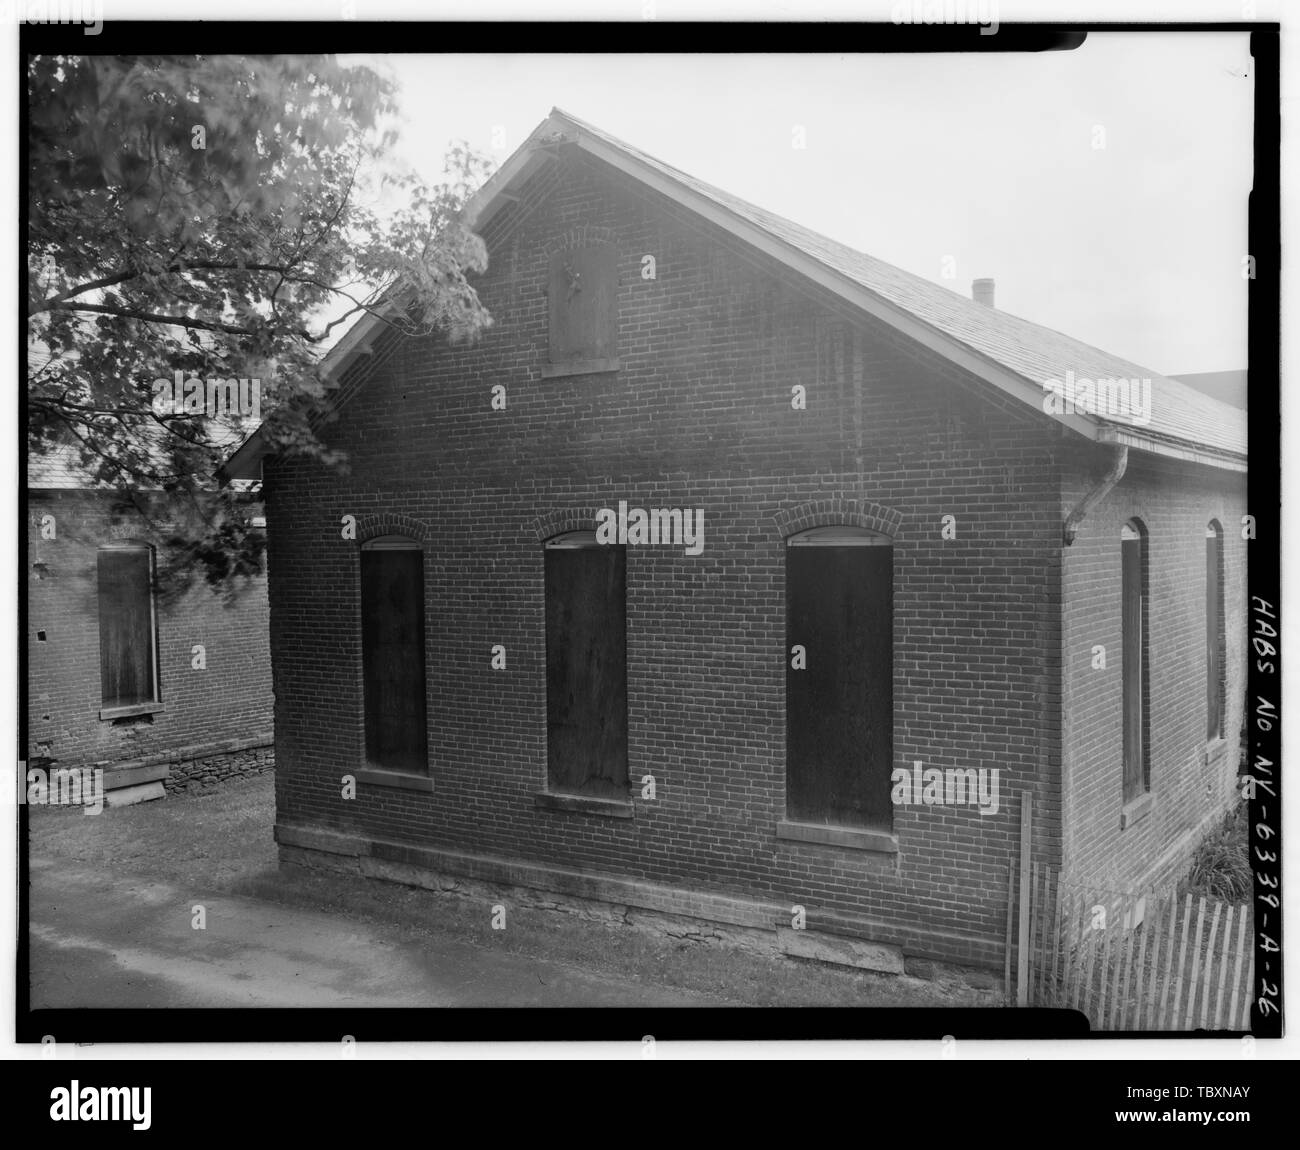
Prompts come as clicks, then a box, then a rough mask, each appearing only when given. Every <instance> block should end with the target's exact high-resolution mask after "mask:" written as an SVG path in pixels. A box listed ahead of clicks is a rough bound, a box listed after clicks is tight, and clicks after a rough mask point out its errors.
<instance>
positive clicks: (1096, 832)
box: [1063, 452, 1250, 886]
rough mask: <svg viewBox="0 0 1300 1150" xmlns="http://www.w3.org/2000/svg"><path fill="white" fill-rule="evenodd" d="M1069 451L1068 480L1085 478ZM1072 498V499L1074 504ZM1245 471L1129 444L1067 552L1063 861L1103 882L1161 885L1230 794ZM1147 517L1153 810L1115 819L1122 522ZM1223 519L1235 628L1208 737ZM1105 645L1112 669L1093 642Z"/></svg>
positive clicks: (1074, 483)
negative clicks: (1130, 820) (1212, 588)
mask: <svg viewBox="0 0 1300 1150" xmlns="http://www.w3.org/2000/svg"><path fill="white" fill-rule="evenodd" d="M1086 464H1087V457H1086V456H1085V455H1083V454H1082V453H1080V454H1078V455H1077V456H1075V458H1074V459H1072V461H1071V464H1070V465H1069V468H1068V471H1067V475H1068V479H1067V481H1066V483H1065V486H1064V491H1065V492H1066V494H1067V497H1069V498H1070V499H1077V498H1079V497H1080V496H1081V495H1082V494H1083V492H1084V491H1085V490H1086V489H1087V487H1088V486H1089V484H1088V482H1087V472H1086V471H1085V470H1084V468H1085V466H1086ZM1067 506H1072V503H1069V504H1067ZM1246 511H1247V508H1246V504H1245V478H1244V477H1236V476H1235V477H1231V478H1230V477H1228V475H1227V473H1224V472H1211V471H1210V470H1209V469H1206V468H1195V467H1191V466H1188V465H1181V464H1173V463H1164V462H1161V463H1160V464H1156V463H1154V462H1153V461H1151V460H1150V459H1149V458H1147V459H1144V458H1142V457H1140V456H1138V455H1136V454H1135V453H1132V452H1130V455H1129V463H1128V469H1127V471H1126V473H1125V475H1124V478H1123V479H1122V480H1121V481H1120V483H1119V484H1118V485H1117V486H1116V488H1115V489H1114V490H1113V491H1112V492H1111V493H1110V494H1109V495H1108V496H1107V497H1106V499H1105V500H1103V501H1102V502H1101V503H1100V504H1099V505H1098V506H1097V507H1096V508H1094V510H1093V511H1092V513H1091V514H1090V515H1089V516H1088V517H1087V519H1085V520H1084V522H1083V524H1082V526H1081V527H1080V530H1079V535H1078V538H1077V539H1076V541H1075V543H1074V545H1073V546H1072V547H1069V548H1067V549H1066V551H1065V566H1064V572H1065V602H1066V610H1065V627H1064V643H1065V647H1064V664H1065V684H1066V686H1065V691H1066V701H1067V707H1066V719H1065V734H1064V740H1063V744H1064V762H1065V772H1064V779H1065V786H1064V794H1065V814H1066V833H1065V839H1064V855H1065V866H1066V869H1067V870H1068V871H1069V872H1070V873H1071V874H1072V875H1073V876H1075V877H1077V878H1079V879H1087V880H1089V881H1095V882H1098V883H1105V882H1108V881H1109V882H1113V883H1114V884H1115V885H1116V886H1121V885H1122V884H1123V883H1124V882H1125V881H1133V882H1150V883H1157V884H1159V883H1167V882H1170V881H1173V880H1176V879H1177V878H1178V877H1179V874H1180V871H1181V868H1183V867H1184V866H1185V864H1186V863H1187V861H1188V856H1189V852H1190V851H1191V850H1192V849H1193V848H1194V847H1195V846H1196V841H1197V838H1198V832H1200V831H1203V830H1204V829H1205V828H1204V824H1205V823H1206V822H1207V820H1208V821H1212V820H1213V819H1214V818H1215V817H1217V816H1218V815H1219V814H1221V813H1222V812H1223V811H1224V810H1225V809H1226V807H1227V806H1228V805H1229V803H1230V801H1231V798H1232V794H1233V787H1234V780H1235V779H1236V774H1237V760H1238V749H1239V734H1240V730H1241V719H1242V708H1243V706H1244V691H1245V682H1246V678H1245V676H1246V651H1247V634H1246V604H1245V596H1246V554H1247V548H1248V547H1249V546H1250V545H1249V543H1247V542H1246V541H1245V540H1243V539H1242V534H1241V517H1242V515H1244V514H1246ZM1131 518H1138V519H1140V520H1141V521H1142V522H1143V524H1144V525H1145V526H1146V529H1147V533H1148V534H1147V548H1148V569H1149V610H1150V618H1149V623H1148V641H1149V661H1150V702H1149V717H1150V736H1149V738H1150V764H1151V792H1152V794H1153V796H1154V805H1153V806H1152V809H1151V812H1150V814H1148V815H1147V816H1146V817H1145V818H1142V819H1140V820H1139V821H1137V822H1136V823H1135V824H1133V825H1131V826H1128V827H1127V828H1125V829H1121V828H1120V810H1121V807H1122V806H1123V746H1122V738H1123V728H1122V721H1121V716H1122V706H1121V699H1120V684H1121V668H1122V666H1123V660H1122V658H1121V652H1122V649H1121V644H1120V594H1119V585H1120V542H1119V540H1120V528H1121V527H1122V526H1123V524H1124V523H1125V522H1127V521H1128V520H1129V519H1131ZM1211 519H1217V520H1218V521H1219V523H1220V525H1221V526H1222V528H1223V540H1224V544H1223V567H1224V621H1225V632H1226V640H1227V661H1226V680H1227V684H1228V688H1227V696H1226V701H1225V712H1224V735H1225V737H1224V739H1223V741H1222V742H1221V743H1216V744H1213V745H1211V744H1209V743H1207V740H1206V703H1205V673H1206V671H1205V668H1206V658H1205V610H1206V600H1205V529H1206V526H1207V525H1208V524H1209V522H1210V520H1211ZM1095 644H1101V645H1103V646H1104V647H1105V648H1106V655H1107V659H1106V669H1105V670H1094V669H1093V667H1092V648H1093V646H1094V645H1095Z"/></svg>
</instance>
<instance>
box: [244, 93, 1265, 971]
mask: <svg viewBox="0 0 1300 1150" xmlns="http://www.w3.org/2000/svg"><path fill="white" fill-rule="evenodd" d="M469 218H470V220H471V222H472V224H473V226H474V227H475V229H476V230H477V231H478V232H479V233H480V234H481V235H482V236H483V238H484V240H485V241H486V243H487V245H488V249H489V253H490V264H489V269H488V271H487V272H486V273H485V274H484V275H483V276H482V277H481V278H480V280H479V281H478V283H477V285H476V286H477V288H478V291H479V294H480V296H481V298H482V299H483V301H484V303H485V304H486V305H487V307H488V308H489V310H490V311H491V313H492V315H493V317H494V320H495V322H494V325H493V326H492V327H491V328H490V329H489V330H488V331H487V333H486V335H485V337H484V338H483V339H482V340H480V341H479V342H478V343H476V344H474V345H472V346H466V345H458V344H453V343H449V342H448V341H446V340H443V339H438V338H428V339H414V338H410V337H404V336H399V335H397V334H396V333H394V332H393V331H391V330H389V329H387V328H386V327H385V325H384V324H383V323H382V321H378V320H373V321H370V320H368V321H363V322H362V323H360V324H358V325H357V326H356V327H355V328H354V329H353V330H352V331H351V332H349V334H348V335H347V336H346V337H345V338H344V339H343V340H342V341H341V342H340V344H339V345H338V346H337V347H336V348H335V349H334V350H333V351H332V352H331V353H330V357H329V360H328V362H327V369H328V370H329V372H330V373H331V374H332V376H333V378H334V379H335V381H336V382H337V391H336V399H337V408H338V411H339V413H340V418H339V419H338V420H337V421H335V422H333V423H331V424H330V425H329V426H328V428H327V429H326V431H325V435H326V438H327V439H328V441H329V442H330V443H331V444H332V445H334V446H337V447H340V448H342V449H343V450H345V451H346V452H347V453H348V455H349V457H350V459H351V471H350V474H348V475H347V476H340V475H336V474H333V473H330V472H328V471H326V470H324V469H321V468H320V467H318V466H316V465H314V464H312V463H308V462H301V461H291V460H289V459H286V458H276V457H274V456H273V455H268V454H267V453H266V452H265V450H264V449H263V447H262V445H261V443H260V441H259V440H258V439H257V438H256V437H254V438H253V439H251V440H250V441H249V442H248V443H246V444H245V445H244V447H243V448H241V449H240V451H239V452H238V453H237V454H236V455H235V457H234V458H233V459H232V461H231V463H230V465H229V468H228V471H229V473H230V474H231V475H234V476H243V477H246V478H254V477H257V476H258V475H259V474H260V475H262V477H263V478H264V481H265V489H266V491H267V493H268V517H269V522H270V534H269V556H270V558H269V564H270V597H271V651H272V659H273V667H274V678H275V699H276V723H275V728H276V748H277V757H278V764H279V770H278V774H277V804H278V811H277V827H276V832H277V839H278V841H279V843H280V846H281V856H282V858H283V859H286V860H289V861H293V862H301V863H308V864H311V865H319V866H333V867H339V868H343V869H347V870H353V871H356V870H360V871H361V872H362V873H365V874H369V875H375V876H379V877H385V878H391V879H396V880H398V881H402V882H408V883H417V884H436V883H439V882H448V881H454V882H457V883H462V884H477V886H476V887H474V889H478V887H482V888H483V889H493V890H497V891H500V890H502V889H506V888H509V889H512V890H514V891H515V892H516V893H517V896H518V897H525V896H524V894H523V893H522V892H524V891H527V890H532V891H537V890H540V891H544V892H547V893H546V896H545V897H546V898H547V899H549V900H552V901H563V900H566V899H571V900H593V901H594V902H603V903H612V904H615V905H616V906H617V907H619V908H620V910H619V911H618V912H617V914H619V915H620V916H623V917H627V916H628V915H638V916H645V915H646V914H648V913H649V914H659V915H672V916H682V917H687V918H695V919H703V920H707V921H709V922H710V923H712V924H726V925H727V927H728V928H730V929H732V930H733V931H736V932H738V933H739V934H740V935H747V936H748V937H756V936H758V935H762V934H763V933H764V932H766V933H767V934H768V935H771V936H772V937H774V938H777V937H785V936H788V935H789V933H790V932H789V931H788V929H786V928H788V927H789V926H790V925H791V922H792V907H795V906H800V907H803V908H804V911H805V914H806V927H807V930H808V932H809V935H811V936H818V935H820V936H824V937H826V938H828V939H829V938H830V936H838V937H839V938H841V939H852V940H857V943H858V944H861V945H864V946H866V947H867V949H868V950H870V951H871V953H872V954H873V955H874V959H872V961H874V962H876V963H877V964H878V965H881V966H883V967H885V968H888V969H899V968H901V962H902V959H903V957H904V956H907V955H911V956H919V957H930V958H938V959H942V960H949V961H955V962H961V963H968V964H973V965H977V966H992V967H998V966H1000V965H1001V960H1002V947H1003V937H1004V930H1005V918H1006V909H1007V908H1006V888H1007V872H1008V866H1009V865H1010V864H1011V863H1012V862H1013V861H1014V860H1015V859H1016V858H1017V857H1018V834H1019V817H1020V816H1019V807H1020V793H1021V792H1027V793H1028V794H1029V795H1030V796H1031V797H1032V802H1033V804H1034V816H1035V817H1034V823H1033V827H1034V837H1033V844H1032V850H1033V856H1034V858H1035V859H1037V860H1039V861H1041V862H1043V863H1045V864H1049V865H1051V866H1054V867H1063V868H1064V870H1065V871H1066V872H1067V874H1069V875H1071V876H1074V877H1080V878H1082V877H1087V878H1090V879H1093V880H1096V881H1113V882H1115V883H1116V884H1125V883H1135V882H1162V881H1167V880H1169V879H1170V878H1171V877H1173V876H1175V875H1176V874H1177V872H1178V870H1179V868H1180V867H1181V866H1182V865H1183V864H1184V863H1185V861H1186V859H1187V856H1188V853H1189V851H1190V850H1191V848H1192V847H1193V846H1194V845H1195V840H1196V838H1197V836H1198V834H1199V833H1200V831H1201V830H1202V829H1203V828H1206V827H1207V826H1208V825H1209V824H1210V823H1211V822H1212V821H1213V820H1214V819H1216V818H1217V817H1219V816H1220V815H1221V814H1222V813H1223V811H1224V809H1225V808H1226V806H1227V805H1228V804H1229V802H1230V801H1231V795H1232V784H1233V779H1234V775H1235V766H1236V756H1237V741H1238V734H1237V733H1238V730H1239V728H1240V724H1241V714H1242V705H1243V699H1242V689H1243V686H1244V672H1245V642H1246V639H1245V610H1244V602H1243V599H1244V574H1245V558H1246V556H1245V547H1246V544H1245V541H1244V540H1243V530H1242V517H1243V514H1244V512H1245V507H1244V500H1245V416H1244V413H1243V412H1239V411H1235V410H1234V409H1232V408H1229V407H1227V406H1226V405H1224V404H1221V403H1218V402H1216V401H1214V400H1213V399H1211V398H1209V397H1207V396H1205V395H1203V394H1201V393H1199V392H1197V391H1195V390H1194V389H1191V388H1189V387H1186V386H1184V385H1183V384H1180V383H1178V382H1177V381H1173V380H1170V379H1166V378H1164V377H1161V376H1159V375H1157V374H1155V373H1153V372H1151V371H1149V370H1146V369H1142V368H1140V367H1138V366H1136V365H1134V364H1131V363H1128V362H1126V361H1124V360H1122V359H1119V358H1118V357H1116V356H1113V355H1109V354H1107V353H1105V352H1102V351H1099V350H1097V349H1095V348H1092V347H1089V346H1087V345H1085V344H1082V343H1079V342H1078V341H1076V340H1073V339H1070V338H1068V337H1067V336H1064V335H1061V334H1059V333H1057V332H1053V331H1049V330H1047V329H1044V328H1041V327H1038V326H1037V325H1035V324H1031V323H1028V322H1027V321H1024V320H1021V319H1018V318H1016V317H1014V316H1010V315H1007V314H1006V313H1004V312H1001V311H999V310H997V309H996V307H995V306H994V303H993V300H992V298H991V294H992V285H991V283H989V282H980V281H977V285H976V287H977V293H978V295H979V296H980V297H981V298H979V299H978V300H970V299H966V298H965V297H962V296H959V295H957V294H954V293H953V292H950V291H948V290H947V289H944V288H942V287H939V286H938V285H936V284H933V283H930V282H928V281H926V280H923V279H921V278H919V277H916V276H913V275H911V274H909V273H906V272H903V271H901V270H899V269H897V268H893V267H891V266H889V265H887V264H884V263H882V262H880V261H878V260H875V259H872V258H871V257H869V256H866V255H863V254H861V253H858V252H855V251H851V250H850V249H847V248H845V247H843V246H842V245H839V244H837V243H835V242H833V241H831V240H829V239H826V238H825V237H821V236H818V235H816V234H814V233H811V232H809V231H807V230H806V229H804V228H801V227H799V226H797V225H795V224H792V223H790V222H789V221H786V220H783V219H780V218H778V217H774V216H772V215H770V214H769V213H766V212H764V211H762V210H760V209H758V208H755V207H753V206H752V205H749V204H747V203H744V202H743V201H740V200H737V199H735V198H734V197H732V196H730V195H728V194H727V193H725V192H722V191H719V190H718V189H716V188H712V187H709V186H707V185H704V184H701V183H700V182H698V181H696V180H694V179H692V178H691V177H689V176H686V175H684V174H683V173H681V172H679V171H677V170H675V169H673V168H670V167H668V166H666V165H664V164H662V163H660V162H658V161H656V160H654V159H652V158H650V157H648V156H646V155H644V154H642V153H640V152H638V151H636V150H635V149H634V148H631V147H629V146H627V145H625V144H623V143H621V142H619V141H617V140H614V139H612V138H611V137H609V136H607V135H606V134H604V133H602V132H600V131H599V130H597V129H595V128H592V127H590V126H589V125H586V124H583V123H581V122H579V121H577V120H575V119H573V118H572V117H569V116H567V115H565V114H563V113H561V112H559V111H556V112H553V113H552V115H551V116H550V117H549V118H548V119H547V120H546V121H544V122H543V124H542V125H540V126H539V128H538V129H537V131H535V132H534V133H533V135H532V136H531V137H530V139H529V140H528V141H527V142H526V143H525V144H524V145H523V146H522V147H521V148H520V149H519V151H517V152H516V153H515V154H514V155H513V156H512V157H511V158H510V159H509V160H508V161H507V162H506V164H505V165H504V166H503V167H502V169H501V170H500V171H499V172H498V173H497V174H496V175H495V176H494V177H493V179H492V180H491V181H490V182H489V183H488V185H487V186H486V187H485V188H484V189H483V190H482V191H481V192H480V193H479V195H478V196H477V197H476V198H475V200H474V201H473V202H472V203H471V205H470V207H469ZM1143 379H1145V380H1149V384H1148V385H1147V388H1148V390H1146V391H1144V390H1143V389H1142V388H1141V387H1140V386H1139V381H1140V380H1143ZM1049 380H1051V381H1055V383H1054V384H1053V385H1052V386H1045V383H1046V381H1049ZM1089 380H1091V381H1103V382H1105V383H1106V384H1108V385H1109V386H1110V391H1109V392H1108V393H1105V392H1097V393H1094V394H1102V395H1108V396H1109V400H1108V402H1109V406H1107V404H1106V403H1105V402H1103V403H1101V404H1100V405H1098V404H1097V403H1096V402H1092V401H1091V399H1090V393H1089V392H1087V391H1086V390H1085V389H1084V388H1083V384H1084V382H1086V381H1089ZM1126 380H1132V391H1131V393H1130V392H1127V391H1125V392H1123V393H1121V392H1120V391H1119V390H1118V384H1119V383H1120V382H1123V381H1126ZM1144 397H1145V406H1144V405H1143V399H1144ZM1127 399H1131V400H1132V402H1131V403H1129V405H1128V406H1127V407H1126V406H1125V401H1126V400H1127ZM1058 400H1060V401H1061V402H1057V401H1058ZM1090 404H1091V405H1090ZM1098 408H1099V410H1098ZM643 513H644V514H643ZM1103 648H1104V650H1103ZM936 770H937V771H939V772H942V774H941V775H940V776H938V779H939V781H938V782H936V781H935V780H936V776H934V775H932V774H927V772H932V771H936ZM968 771H969V772H970V773H969V774H967V773H966V772H968ZM994 772H995V773H994ZM349 780H355V785H354V786H353V785H352V784H351V783H350V781H349ZM913 782H915V783H916V784H917V785H916V786H915V787H913V785H912V784H913ZM981 784H983V789H981ZM968 787H969V790H968V789H967V788H968ZM936 799H937V800H938V801H936ZM586 905H588V906H590V905H591V904H590V903H588V904H586ZM625 911H626V913H625ZM801 937H808V936H801ZM861 953H862V952H861V951H860V953H859V957H861Z"/></svg>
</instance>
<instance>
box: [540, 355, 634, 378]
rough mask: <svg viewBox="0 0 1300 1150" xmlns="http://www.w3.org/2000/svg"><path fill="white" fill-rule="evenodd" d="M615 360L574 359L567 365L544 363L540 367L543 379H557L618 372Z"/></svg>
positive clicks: (617, 364)
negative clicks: (567, 376)
mask: <svg viewBox="0 0 1300 1150" xmlns="http://www.w3.org/2000/svg"><path fill="white" fill-rule="evenodd" d="M619 366H620V365H619V362H618V360H617V359H575V360H571V361H570V362H568V363H544V364H542V366H541V376H542V378H543V379H559V378H561V377H562V376H566V375H594V374H596V373H597V372H605V371H618V370H619Z"/></svg>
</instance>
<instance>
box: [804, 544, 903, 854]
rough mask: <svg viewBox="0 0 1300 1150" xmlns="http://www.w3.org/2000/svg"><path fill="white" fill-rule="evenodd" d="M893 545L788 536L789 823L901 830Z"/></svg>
mask: <svg viewBox="0 0 1300 1150" xmlns="http://www.w3.org/2000/svg"><path fill="white" fill-rule="evenodd" d="M893 556H894V552H893V541H892V540H891V539H890V538H889V537H888V536H887V535H881V534H879V533H877V532H874V531H868V530H866V529H865V528H861V527H814V528H812V529H811V530H808V531H801V532H800V533H799V534H797V535H791V536H790V537H789V538H788V539H787V540H786V562H785V570H786V817H787V818H788V819H791V820H795V821H800V822H814V823H827V824H832V825H838V826H856V827H870V828H876V829H883V830H888V829H890V828H891V827H892V825H893V805H892V803H891V802H890V774H891V771H892V769H893V754H894V752H893V722H894V654H893V646H894V629H893V593H894V591H893V589H894V563H893Z"/></svg>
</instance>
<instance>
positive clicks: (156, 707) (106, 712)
mask: <svg viewBox="0 0 1300 1150" xmlns="http://www.w3.org/2000/svg"><path fill="white" fill-rule="evenodd" d="M163 710H166V708H165V707H164V706H163V705H162V704H161V703H133V704H131V706H129V707H102V708H101V709H100V712H99V717H100V718H101V719H104V720H107V719H129V718H131V717H133V716H134V715H156V714H158V712H159V711H163Z"/></svg>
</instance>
